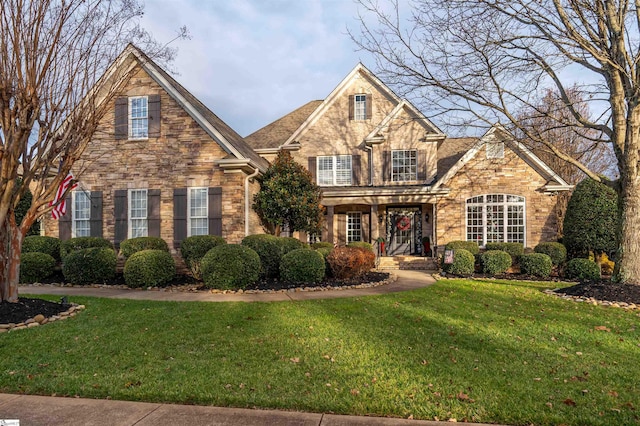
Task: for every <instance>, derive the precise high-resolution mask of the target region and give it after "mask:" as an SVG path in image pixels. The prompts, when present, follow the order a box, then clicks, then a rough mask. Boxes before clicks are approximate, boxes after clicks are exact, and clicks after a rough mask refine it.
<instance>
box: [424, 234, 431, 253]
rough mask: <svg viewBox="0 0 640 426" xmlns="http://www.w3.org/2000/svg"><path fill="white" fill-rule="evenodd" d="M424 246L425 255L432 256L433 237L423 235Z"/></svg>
mask: <svg viewBox="0 0 640 426" xmlns="http://www.w3.org/2000/svg"><path fill="white" fill-rule="evenodd" d="M422 246H423V247H424V255H425V256H431V237H422Z"/></svg>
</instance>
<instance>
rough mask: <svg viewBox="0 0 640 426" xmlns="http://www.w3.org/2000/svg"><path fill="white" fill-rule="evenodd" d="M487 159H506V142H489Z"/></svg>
mask: <svg viewBox="0 0 640 426" xmlns="http://www.w3.org/2000/svg"><path fill="white" fill-rule="evenodd" d="M486 149H487V158H488V159H492V158H504V142H499V141H494V142H487V144H486Z"/></svg>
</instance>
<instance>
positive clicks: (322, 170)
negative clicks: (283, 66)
mask: <svg viewBox="0 0 640 426" xmlns="http://www.w3.org/2000/svg"><path fill="white" fill-rule="evenodd" d="M245 140H246V141H247V142H248V143H249V144H250V145H251V146H252V147H253V148H254V149H255V151H256V152H257V153H258V154H260V155H261V156H263V157H265V158H271V157H272V156H274V155H275V154H276V153H277V152H278V150H281V149H286V150H290V151H291V153H292V155H293V157H294V159H296V161H298V162H299V163H301V164H303V165H305V166H307V167H308V169H309V171H310V172H311V174H312V175H313V177H314V179H315V180H316V183H317V184H318V185H319V186H320V187H321V188H322V194H323V195H322V204H323V205H324V206H325V207H326V221H325V229H324V230H323V233H322V236H321V239H322V240H326V241H331V242H334V241H335V242H337V243H339V244H345V243H349V242H351V241H360V240H362V241H375V240H376V239H377V238H379V237H382V238H384V239H385V240H386V242H387V244H386V247H387V248H386V251H387V254H388V255H408V254H414V255H417V254H422V252H423V245H422V242H421V240H422V238H423V237H429V238H430V241H431V244H432V245H438V246H440V247H443V246H444V245H445V244H446V243H447V242H449V241H452V240H474V241H477V242H478V243H479V244H480V245H484V244H485V243H487V242H498V241H509V242H522V243H523V244H524V245H525V246H529V247H533V246H535V245H537V244H538V243H539V242H541V241H548V240H552V239H554V238H555V235H556V224H555V215H554V214H553V209H554V206H555V203H556V201H555V198H554V197H553V195H554V194H556V193H557V192H559V191H566V190H569V189H571V186H570V185H568V184H567V183H566V182H565V181H564V180H562V178H561V177H560V176H558V175H557V174H556V173H555V172H553V171H552V170H551V169H550V168H549V167H548V166H546V165H545V164H544V163H543V162H542V161H541V160H540V159H539V158H538V157H536V156H535V155H534V154H533V153H532V152H531V151H530V150H528V149H527V148H526V147H524V146H522V145H521V144H519V143H517V142H516V141H515V140H514V139H513V138H512V137H511V136H510V135H509V134H508V133H507V132H506V131H505V130H504V129H502V128H501V127H500V126H495V127H493V128H492V129H491V130H489V131H488V132H487V133H486V134H485V135H484V136H483V137H481V138H457V139H456V138H447V137H446V135H445V134H444V133H443V132H442V131H441V130H440V129H438V128H437V127H436V126H435V125H434V124H433V123H432V122H431V121H429V120H428V119H427V118H426V117H424V115H422V114H421V113H420V111H418V110H417V108H415V107H414V106H413V105H412V104H411V103H410V102H408V101H407V100H405V99H401V98H399V97H398V96H397V95H396V94H395V93H393V91H391V90H390V89H389V88H388V87H387V86H386V85H385V84H384V83H383V82H381V81H380V80H379V79H378V78H377V77H376V76H375V75H374V74H373V73H371V71H369V70H368V69H367V68H366V67H365V66H364V65H362V64H358V65H357V66H356V67H355V68H354V69H353V70H352V71H351V72H350V73H349V74H348V75H347V76H346V77H345V78H344V80H342V82H340V84H339V85H338V86H337V87H336V88H335V89H334V90H333V91H332V92H331V93H330V94H329V96H328V97H327V98H326V99H324V100H322V101H313V102H309V103H308V104H306V105H304V106H302V107H300V108H298V109H297V110H295V111H293V112H291V113H290V114H288V115H286V116H284V117H282V118H280V119H279V120H276V121H275V122H273V123H271V124H269V125H267V126H265V127H263V128H262V129H260V130H258V131H256V132H255V133H253V134H251V135H249V136H247V137H246V138H245Z"/></svg>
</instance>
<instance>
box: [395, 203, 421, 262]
mask: <svg viewBox="0 0 640 426" xmlns="http://www.w3.org/2000/svg"><path fill="white" fill-rule="evenodd" d="M421 219H422V215H421V214H420V209H419V208H418V207H415V208H397V207H389V208H388V209H387V241H388V245H387V255H388V256H400V255H411V254H419V253H420V252H421V251H420V240H421V237H422V226H421Z"/></svg>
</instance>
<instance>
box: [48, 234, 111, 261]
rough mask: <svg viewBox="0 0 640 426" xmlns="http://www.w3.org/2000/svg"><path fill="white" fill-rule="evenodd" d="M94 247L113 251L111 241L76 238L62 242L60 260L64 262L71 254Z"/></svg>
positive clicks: (98, 238) (97, 238)
mask: <svg viewBox="0 0 640 426" xmlns="http://www.w3.org/2000/svg"><path fill="white" fill-rule="evenodd" d="M93 247H102V248H110V249H111V250H113V244H111V241H109V240H105V239H104V238H100V237H76V238H71V239H68V240H66V241H61V242H60V259H62V261H63V262H64V258H65V257H67V255H68V254H69V253H71V252H74V251H77V250H83V249H87V248H93Z"/></svg>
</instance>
